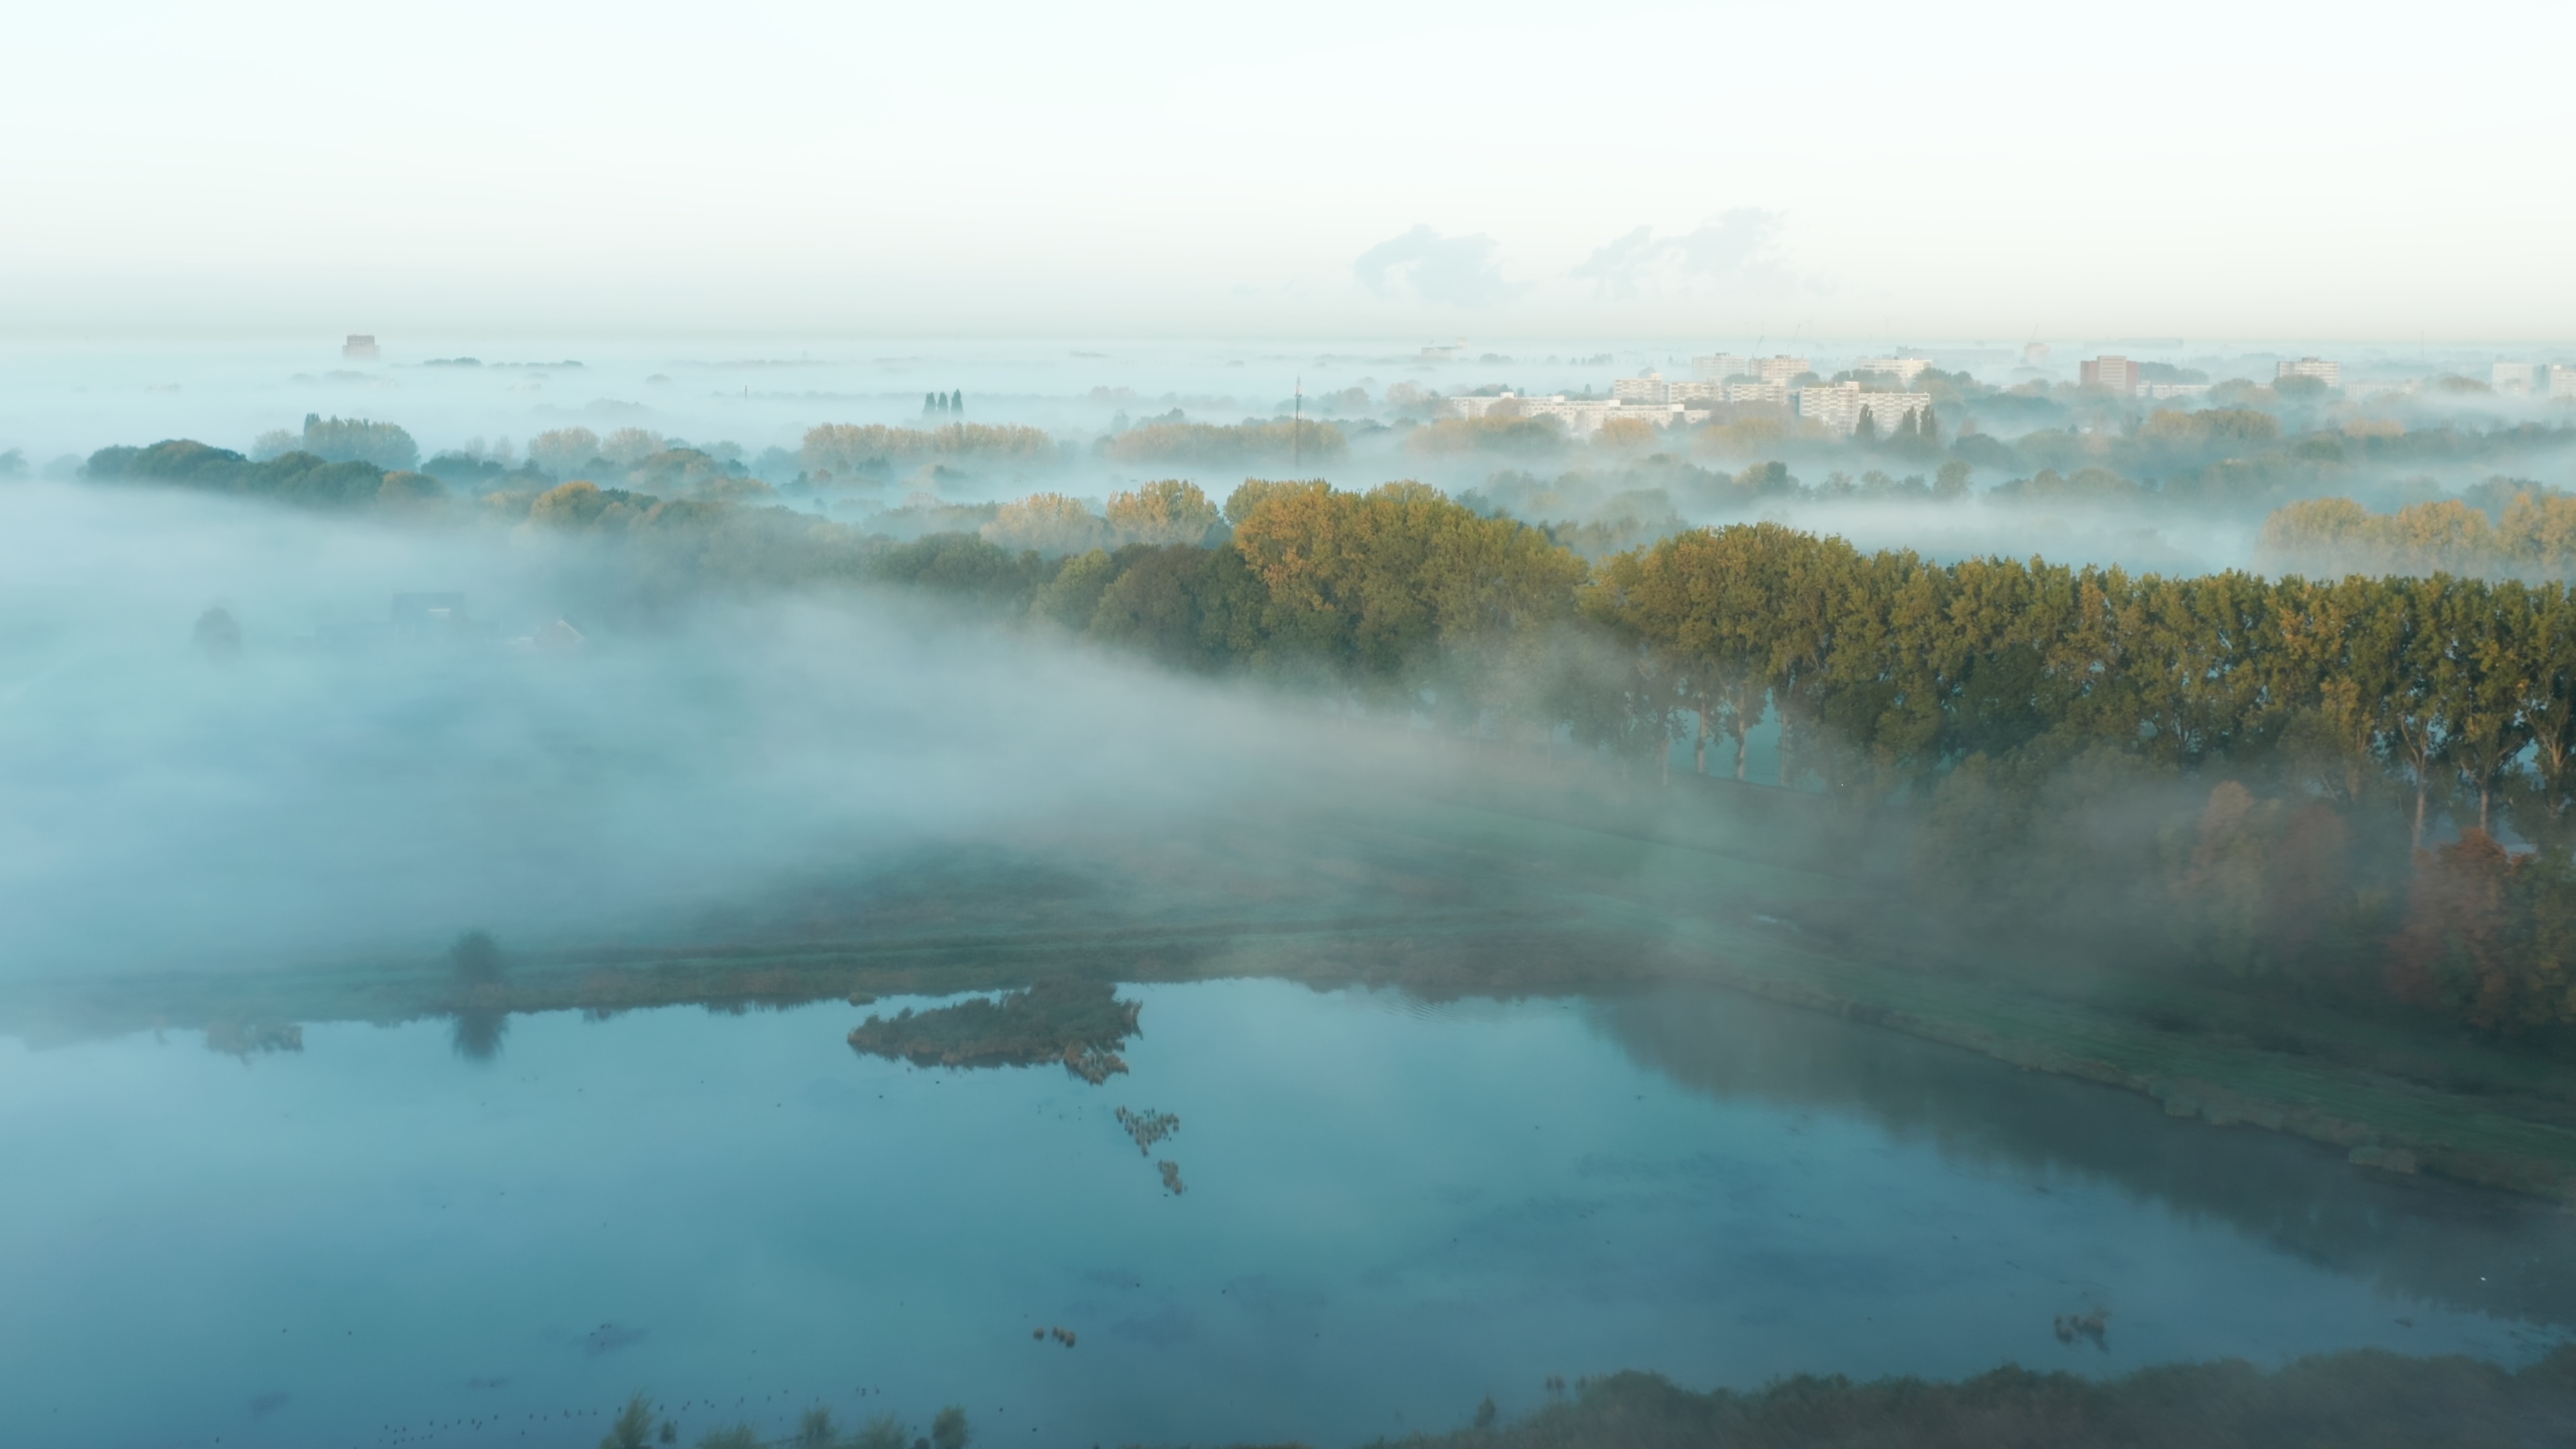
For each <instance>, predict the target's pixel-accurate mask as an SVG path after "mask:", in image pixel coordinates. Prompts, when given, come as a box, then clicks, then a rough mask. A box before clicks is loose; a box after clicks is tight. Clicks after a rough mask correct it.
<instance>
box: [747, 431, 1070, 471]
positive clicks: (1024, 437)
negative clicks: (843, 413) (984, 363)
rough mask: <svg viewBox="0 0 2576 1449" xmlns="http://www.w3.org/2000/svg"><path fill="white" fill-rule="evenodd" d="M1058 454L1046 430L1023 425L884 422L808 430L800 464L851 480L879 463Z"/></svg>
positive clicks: (1025, 459) (1028, 459)
mask: <svg viewBox="0 0 2576 1449" xmlns="http://www.w3.org/2000/svg"><path fill="white" fill-rule="evenodd" d="M1056 456H1057V453H1056V446H1055V440H1054V439H1052V438H1050V437H1048V436H1047V435H1046V433H1045V432H1044V431H1043V430H1042V429H1038V428H1031V427H1024V426H1021V425H1019V424H1000V425H996V424H990V423H950V424H947V425H946V426H944V427H936V428H895V427H888V426H886V425H885V424H883V423H866V424H858V423H827V424H824V425H823V426H821V427H817V428H809V429H807V430H806V433H805V442H804V446H803V447H802V448H800V449H798V451H797V454H796V462H797V466H799V467H801V468H803V469H804V470H805V471H806V472H807V473H809V474H812V475H815V476H817V477H833V478H850V477H856V476H860V475H862V474H866V473H868V472H869V471H870V470H869V465H870V464H871V463H874V464H876V465H878V469H877V471H878V472H879V473H880V474H881V473H882V471H883V469H884V467H885V466H887V465H911V464H918V463H926V462H938V461H943V460H945V461H958V460H968V459H971V460H980V461H985V462H995V463H1020V464H1033V463H1040V462H1047V461H1052V460H1053V459H1054V458H1055V457H1056Z"/></svg>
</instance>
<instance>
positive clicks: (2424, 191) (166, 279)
mask: <svg viewBox="0 0 2576 1449" xmlns="http://www.w3.org/2000/svg"><path fill="white" fill-rule="evenodd" d="M2397 18H2398V17H2394V16H2391V17H2389V19H2387V20H2385V21H2383V20H2382V19H2381V18H2380V17H2379V16H2377V15H2375V14H2373V13H2371V12H2367V11H2357V10H2354V9H2353V8H2351V7H2348V6H2326V5H2310V4H2287V5H2267V6H2243V5H2218V4H2212V3H2202V0H2184V3H2174V4H2165V5H2160V6H2156V7H2153V8H2151V9H2139V8H2135V7H2126V8H2111V7H2103V8H2098V9H2082V8H2069V7H2062V6H2042V5H2037V4H1981V5H1948V6H1923V5H1913V4H1883V3H1851V4H1845V5H1841V6H1837V7H1833V8H1832V9H1831V10H1830V11H1822V10H1819V9H1817V8H1816V7H1796V6H1791V5H1788V4H1784V3H1757V4H1732V5H1728V4H1717V5H1692V6H1687V7H1657V6H1650V5H1649V6H1636V7H1628V8H1620V9H1616V10H1610V11H1602V10H1597V9H1595V10H1578V9H1574V8H1570V7H1566V6H1563V5H1534V4H1523V3H1490V4H1477V5H1419V4H1417V5H1407V6H1399V7H1383V6H1358V5H1350V4H1343V3H1323V4H1310V5H1304V6H1299V7H1295V8H1293V9H1291V10H1287V11H1279V12H1257V13H1256V12H1252V11H1243V10H1217V11H1211V10H1208V9H1206V8H1205V7H1197V6H1186V7H1185V6H1179V5H1137V6H1126V7H1118V8H1115V9H1112V10H1106V11H1103V10H1098V9H1084V10H1080V11H1076V10H1071V9H1067V8H1063V7H1044V8H1041V7H1033V6H1022V5H1010V4H1003V5H987V6H982V7H977V8H975V9H974V10H972V11H971V12H961V11H956V10H938V9H933V8H930V7H900V8H869V9H865V10H861V9H855V8H849V7H826V6H822V5H815V4H784V3H768V4H762V3H750V4H743V5H737V6H732V7H727V8H725V9H723V10H721V11H712V10H703V9H699V8H694V7H682V6H677V5H665V4H631V3H630V4H621V5H617V6H608V5H594V4H558V5H550V6H540V7H534V8H533V9H531V8H530V7H524V6H515V5H514V6H504V5H500V4H496V3H489V0H468V3H462V4H452V5H441V6H437V7H430V6H426V5H418V4H411V5H390V6H379V7H375V8H372V9H368V10H363V11H351V10H348V9H345V8H341V7H332V6H325V5H320V4H313V3H302V0H296V3H286V0H246V3H243V4H237V5H233V6H227V7H222V8H220V9H214V8H208V7H200V6H183V5H177V4H169V3H145V4H104V5H97V6H88V7H51V8H48V9H45V10H42V11H39V12H35V13H32V14H30V15H27V16H22V17H17V18H15V19H14V20H13V25H12V30H13V34H12V45H11V47H10V60H11V61H12V64H11V66H10V74H9V76H8V78H7V79H8V83H7V84H6V85H5V86H0V126H5V127H6V128H7V134H9V135H11V136H12V137H13V138H15V140H14V141H13V144H11V145H9V146H8V147H6V148H0V204H5V214H6V215H7V216H8V217H9V218H10V219H11V222H12V224H11V225H9V226H7V227H5V228H0V339H36V338H62V337H86V336H96V337H120V336H122V337H136V336H167V337H188V336H222V335H261V336H278V335H286V334H307V333H337V332H352V331H355V332H366V331H372V332H376V333H379V334H384V335H388V336H392V335H397V334H404V333H409V334H413V335H424V334H430V333H436V334H441V335H451V336H452V335H458V334H464V333H481V334H485V335H524V336H533V335H544V334H555V335H563V334H602V335H618V334H623V335H676V334H687V333H723V334H736V335H745V334H753V333H770V334H801V335H809V336H854V335H855V336H914V337H920V336H959V337H1041V336H1090V337H1121V336H1153V337H1187V336H1220V335H1271V336H1296V337H1344V338H1348V337H1389V338H1412V337H1419V338H1423V339H1429V338H1434V337H1447V336H1452V335H1463V336H1467V337H1470V338H1475V337H1479V336H1484V337H1494V336H1510V337H1514V338H1518V339H1536V338H1587V337H1607V336H1630V337H1640V338H1673V339H1691V338H1701V337H1751V336H1768V337H1771V338H1774V339H1780V340H1783V341H1784V342H1785V341H1787V340H1789V339H1796V338H1803V339H1807V340H1808V341H1809V342H1810V343H1811V344H1813V343H1821V342H1823V341H1827V340H1831V339H1840V338H1857V337H1870V338H1894V337H1903V336H1918V337H1921V338H1924V339H1927V340H1928V339H1934V338H1960V337H1993V338H2011V339H2014V340H2021V339H2026V338H2033V337H2037V338H2049V339H2061V340H2062V339H2068V338H2084V337H2187V338H2194V339H2206V340H2212V341H2222V340H2227V339H2270V338H2313V339H2317V340H2319V341H2332V340H2336V339H2352V340H2360V339H2378V340H2390V341H2394V340H2399V339H2412V338H2417V337H2422V338H2424V339H2425V340H2426V341H2428V342H2430V343H2432V344H2434V345H2437V346H2438V345H2443V344H2449V343H2459V342H2463V341H2469V340H2480V341H2494V342H2497V343H2504V344H2510V343H2512V342H2516V341H2522V340H2533V341H2538V340H2550V339H2566V338H2572V337H2576V287H2570V286H2568V285H2567V284H2566V283H2565V281H2564V280H2563V279H2562V278H2561V276H2560V274H2559V272H2558V271H2557V270H2556V266H2557V260H2558V259H2559V258H2560V257H2562V256H2564V255H2565V254H2567V252H2568V251H2569V250H2570V248H2571V246H2576V191H2571V189H2570V188H2569V187H2567V186H2566V185H2565V178H2566V177H2567V176H2568V175H2569V174H2570V172H2571V170H2576V165H2571V159H2570V150H2569V147H2570V140H2569V138H2568V135H2567V131H2566V127H2565V124H2564V120H2563V116H2561V115H2560V114H2559V113H2558V112H2557V110H2556V109H2555V108H2554V107H2553V105H2552V101H2553V98H2554V96H2555V95H2556V94H2557V91H2558V88H2559V85H2560V78H2559V77H2558V75H2557V74H2556V71H2557V70H2558V69H2559V67H2560V64H2561V62H2560V57H2563V56H2564V55H2566V54H2568V53H2571V51H2576V7H2567V6H2563V5H2544V4H2533V3H2503V4H2492V5H2487V6H2481V7H2479V8H2478V9H2477V11H2476V12H2475V14H2474V17H2473V18H2474V22H2475V23H2474V24H2469V23H2461V24H2458V25H2456V26H2453V27H2451V28H2449V29H2441V28H2436V27H2434V26H2431V25H2429V24H2427V23H2426V22H2425V21H2424V20H2423V19H2421V18H2420V17H2419V16H2416V15H2413V14H2411V13H2410V14H2409V15H2407V16H2406V17H2404V19H2405V22H2406V23H2404V24H2399V23H2395V22H2396V19H2397Z"/></svg>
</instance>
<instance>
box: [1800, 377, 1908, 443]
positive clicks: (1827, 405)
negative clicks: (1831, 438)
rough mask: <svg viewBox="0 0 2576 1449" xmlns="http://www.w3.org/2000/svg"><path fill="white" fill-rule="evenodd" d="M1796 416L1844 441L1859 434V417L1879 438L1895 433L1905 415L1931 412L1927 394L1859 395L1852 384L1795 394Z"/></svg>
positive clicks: (1879, 393) (1856, 386)
mask: <svg viewBox="0 0 2576 1449" xmlns="http://www.w3.org/2000/svg"><path fill="white" fill-rule="evenodd" d="M1797 401H1798V416H1799V417H1801V418H1806V419H1811V420H1813V421H1815V422H1820V423H1823V424H1824V425H1825V426H1827V427H1829V428H1832V429H1833V430H1834V431H1836V432H1838V433H1841V434H1842V435H1843V436H1844V437H1846V438H1848V437H1850V436H1851V435H1852V434H1854V433H1857V432H1859V431H1860V420H1861V417H1862V415H1863V414H1866V415H1867V416H1868V418H1869V424H1870V427H1871V428H1872V429H1874V430H1875V431H1876V432H1877V433H1878V435H1879V436H1880V437H1882V438H1884V437H1886V436H1887V435H1888V434H1890V433H1893V432H1895V431H1896V428H1897V425H1898V424H1899V423H1902V422H1904V421H1905V418H1906V415H1907V414H1909V413H1917V412H1925V413H1928V412H1930V411H1931V410H1932V394H1930V393H1928V392H1863V391H1861V390H1860V384H1859V383H1856V382H1842V383H1836V384H1834V385H1833V386H1831V387H1802V388H1799V389H1798V390H1797Z"/></svg>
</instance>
